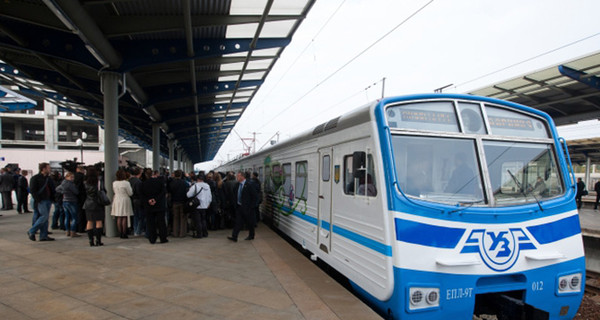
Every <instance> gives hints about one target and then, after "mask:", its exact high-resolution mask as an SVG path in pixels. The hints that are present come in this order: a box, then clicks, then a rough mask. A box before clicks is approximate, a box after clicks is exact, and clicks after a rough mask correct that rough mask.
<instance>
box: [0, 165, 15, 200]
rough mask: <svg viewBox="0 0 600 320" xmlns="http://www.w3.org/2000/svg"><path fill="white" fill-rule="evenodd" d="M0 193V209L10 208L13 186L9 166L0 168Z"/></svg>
mask: <svg viewBox="0 0 600 320" xmlns="http://www.w3.org/2000/svg"><path fill="white" fill-rule="evenodd" d="M0 172H1V173H2V174H0V193H2V210H12V208H13V204H12V196H11V193H12V190H13V188H14V179H13V175H12V173H11V172H10V168H8V167H6V168H2V169H1V171H0Z"/></svg>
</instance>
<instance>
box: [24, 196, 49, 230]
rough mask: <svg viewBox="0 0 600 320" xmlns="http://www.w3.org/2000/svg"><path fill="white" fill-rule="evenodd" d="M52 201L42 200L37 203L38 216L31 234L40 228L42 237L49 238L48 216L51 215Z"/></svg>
mask: <svg viewBox="0 0 600 320" xmlns="http://www.w3.org/2000/svg"><path fill="white" fill-rule="evenodd" d="M51 206H52V201H50V200H42V201H40V202H39V203H38V204H37V208H35V209H36V211H37V212H38V218H37V219H36V220H35V222H34V223H33V226H31V229H29V233H30V234H35V233H36V232H37V231H38V230H40V239H45V238H48V217H49V216H50V207H51Z"/></svg>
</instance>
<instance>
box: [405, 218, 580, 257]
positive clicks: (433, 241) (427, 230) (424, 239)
mask: <svg viewBox="0 0 600 320" xmlns="http://www.w3.org/2000/svg"><path fill="white" fill-rule="evenodd" d="M395 224H396V239H397V240H398V241H403V242H407V243H413V244H419V245H423V246H428V247H435V248H445V249H452V248H455V247H456V246H457V245H458V242H459V241H460V239H461V238H462V236H463V234H464V233H465V231H466V229H463V228H450V227H442V226H435V225H430V224H425V223H420V222H415V221H410V220H404V219H399V218H396V219H395ZM527 230H528V231H529V232H530V233H531V235H532V236H533V237H534V238H535V239H536V240H537V242H539V243H540V244H548V243H552V242H555V241H558V240H562V239H565V238H568V237H571V236H574V235H576V234H579V233H581V227H580V225H579V217H578V216H577V215H573V216H571V217H568V218H564V219H561V220H558V221H553V222H550V223H545V224H540V225H537V226H530V227H527ZM468 242H469V241H467V243H468ZM466 248H467V247H465V249H466Z"/></svg>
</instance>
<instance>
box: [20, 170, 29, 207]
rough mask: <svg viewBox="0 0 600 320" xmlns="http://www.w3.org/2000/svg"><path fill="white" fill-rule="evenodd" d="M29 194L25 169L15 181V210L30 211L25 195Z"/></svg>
mask: <svg viewBox="0 0 600 320" xmlns="http://www.w3.org/2000/svg"><path fill="white" fill-rule="evenodd" d="M28 196H29V182H28V181H27V171H23V175H20V176H19V180H18V181H17V212H18V213H21V212H22V213H31V211H29V209H28V208H27V197H28Z"/></svg>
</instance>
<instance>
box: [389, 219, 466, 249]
mask: <svg viewBox="0 0 600 320" xmlns="http://www.w3.org/2000/svg"><path fill="white" fill-rule="evenodd" d="M395 222H396V239H397V240H398V241H403V242H408V243H414V244H420V245H423V246H428V247H436V248H447V249H452V248H454V247H456V245H457V244H458V242H459V241H460V238H462V236H463V234H464V233H465V231H466V229H463V228H448V227H441V226H434V225H430V224H424V223H420V222H414V221H410V220H404V219H398V218H396V219H395Z"/></svg>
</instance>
